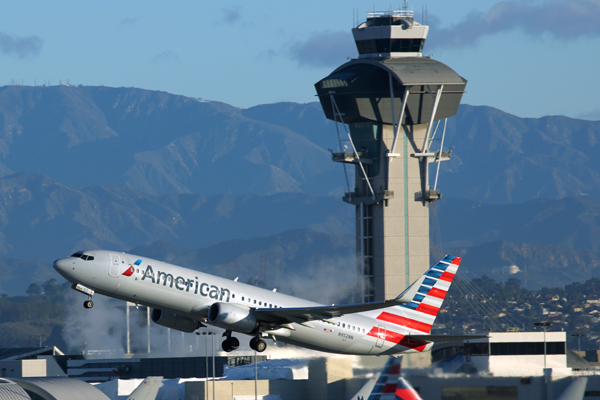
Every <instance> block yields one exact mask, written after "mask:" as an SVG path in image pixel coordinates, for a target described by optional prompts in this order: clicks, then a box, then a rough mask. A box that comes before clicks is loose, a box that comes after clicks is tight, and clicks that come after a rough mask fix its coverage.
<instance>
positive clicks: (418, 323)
mask: <svg viewBox="0 0 600 400" xmlns="http://www.w3.org/2000/svg"><path fill="white" fill-rule="evenodd" d="M460 261H461V259H460V258H459V257H454V256H451V255H447V256H445V257H444V258H443V259H441V260H440V261H439V262H438V263H437V264H435V265H434V266H433V267H432V268H431V269H429V271H427V272H426V273H425V274H423V275H422V276H421V278H419V280H417V281H416V282H415V283H413V286H414V285H419V286H418V289H417V290H416V293H415V294H414V296H413V298H412V300H411V301H410V302H409V303H406V304H402V305H399V306H393V307H389V308H386V309H385V311H383V312H382V313H381V314H380V315H379V316H378V317H377V319H379V320H381V321H386V322H389V323H392V324H394V325H398V326H401V327H403V328H406V329H408V330H410V331H412V332H414V333H415V334H427V333H429V332H431V327H432V326H433V323H434V322H435V318H436V317H437V315H438V313H439V311H440V308H441V307H442V303H443V302H444V298H445V297H446V294H447V293H448V290H449V289H450V285H451V284H452V280H453V279H454V276H455V274H456V271H457V270H458V266H459V265H460ZM412 289H413V287H412V286H411V287H410V288H409V289H407V290H412Z"/></svg>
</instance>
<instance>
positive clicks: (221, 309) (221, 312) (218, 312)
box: [208, 303, 258, 333]
mask: <svg viewBox="0 0 600 400" xmlns="http://www.w3.org/2000/svg"><path fill="white" fill-rule="evenodd" d="M208 322H210V323H211V324H213V325H215V326H217V327H219V328H223V329H230V330H232V331H236V332H242V333H252V332H253V331H254V330H255V329H256V327H257V325H258V322H257V321H256V316H255V315H254V313H253V312H252V310H250V309H249V308H242V307H239V306H236V305H233V304H229V303H214V304H213V305H211V306H210V309H209V310H208Z"/></svg>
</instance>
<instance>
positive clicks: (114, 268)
mask: <svg viewBox="0 0 600 400" xmlns="http://www.w3.org/2000/svg"><path fill="white" fill-rule="evenodd" d="M120 264H121V257H119V256H118V255H115V254H111V255H110V269H109V270H108V275H110V276H112V277H115V278H118V277H119V265H120Z"/></svg>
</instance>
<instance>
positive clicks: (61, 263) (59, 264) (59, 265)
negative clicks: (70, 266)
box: [52, 258, 67, 273]
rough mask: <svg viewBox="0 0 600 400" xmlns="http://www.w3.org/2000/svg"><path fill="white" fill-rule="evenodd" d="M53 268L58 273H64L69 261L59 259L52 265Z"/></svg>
mask: <svg viewBox="0 0 600 400" xmlns="http://www.w3.org/2000/svg"><path fill="white" fill-rule="evenodd" d="M52 266H53V267H54V269H55V270H56V271H57V272H58V273H61V272H64V271H65V270H66V269H67V260H66V259H64V258H59V259H58V260H55V261H54V262H53V263H52Z"/></svg>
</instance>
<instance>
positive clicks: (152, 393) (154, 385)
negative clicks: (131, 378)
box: [125, 376, 163, 400]
mask: <svg viewBox="0 0 600 400" xmlns="http://www.w3.org/2000/svg"><path fill="white" fill-rule="evenodd" d="M162 380H163V377H162V376H149V377H147V378H146V379H144V381H143V382H142V383H140V385H139V386H138V387H137V388H135V390H134V391H133V392H131V394H130V395H129V397H127V399H125V400H154V399H155V398H156V395H157V394H158V389H160V386H161V384H162Z"/></svg>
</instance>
